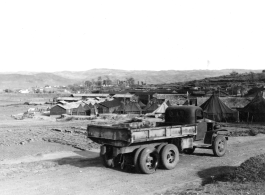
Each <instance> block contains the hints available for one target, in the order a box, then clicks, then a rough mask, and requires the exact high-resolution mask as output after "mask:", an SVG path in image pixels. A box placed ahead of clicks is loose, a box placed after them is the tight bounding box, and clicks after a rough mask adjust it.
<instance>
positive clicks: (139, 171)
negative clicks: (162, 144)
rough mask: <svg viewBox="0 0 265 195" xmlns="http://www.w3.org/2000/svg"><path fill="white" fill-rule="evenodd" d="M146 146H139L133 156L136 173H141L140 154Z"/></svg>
mask: <svg viewBox="0 0 265 195" xmlns="http://www.w3.org/2000/svg"><path fill="white" fill-rule="evenodd" d="M143 149H144V148H142V147H140V148H138V149H137V150H136V151H135V153H134V157H133V165H134V169H135V172H136V173H141V170H140V167H139V156H140V154H141V152H142V150H143Z"/></svg>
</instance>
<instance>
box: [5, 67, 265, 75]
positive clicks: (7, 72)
mask: <svg viewBox="0 0 265 195" xmlns="http://www.w3.org/2000/svg"><path fill="white" fill-rule="evenodd" d="M104 69H105V70H121V71H155V72H159V71H183V72H184V71H222V70H231V71H232V70H235V71H236V70H246V71H262V70H263V69H243V68H240V69H235V68H224V69H191V70H125V69H114V68H92V69H87V70H76V71H75V70H61V71H6V72H1V71H0V74H9V73H10V74H12V73H25V74H26V73H56V72H86V71H91V70H104Z"/></svg>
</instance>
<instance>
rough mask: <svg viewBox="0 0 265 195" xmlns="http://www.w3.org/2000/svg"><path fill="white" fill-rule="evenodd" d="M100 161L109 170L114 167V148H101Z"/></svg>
mask: <svg viewBox="0 0 265 195" xmlns="http://www.w3.org/2000/svg"><path fill="white" fill-rule="evenodd" d="M104 147H105V148H104ZM102 150H103V152H102ZM100 159H101V162H102V164H103V165H104V166H105V167H107V168H110V167H114V157H113V156H112V147H110V146H101V152H100Z"/></svg>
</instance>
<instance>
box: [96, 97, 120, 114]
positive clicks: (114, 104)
mask: <svg viewBox="0 0 265 195" xmlns="http://www.w3.org/2000/svg"><path fill="white" fill-rule="evenodd" d="M120 106H122V103H121V102H120V101H119V100H118V99H114V100H112V101H105V102H101V103H99V104H98V113H99V114H101V113H114V112H117V111H118V109H119V107H120Z"/></svg>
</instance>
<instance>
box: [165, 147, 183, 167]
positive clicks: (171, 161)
mask: <svg viewBox="0 0 265 195" xmlns="http://www.w3.org/2000/svg"><path fill="white" fill-rule="evenodd" d="M178 161H179V151H178V148H177V147H176V146H175V145H173V144H168V145H166V146H165V147H164V148H163V149H162V152H161V162H162V165H163V167H164V168H165V169H168V170H170V169H174V168H175V167H176V165H177V163H178Z"/></svg>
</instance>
